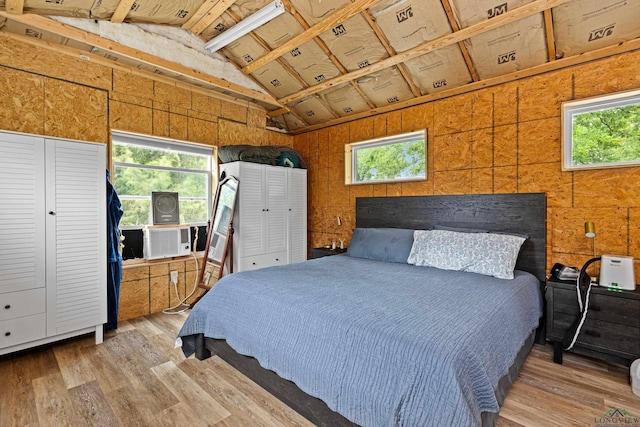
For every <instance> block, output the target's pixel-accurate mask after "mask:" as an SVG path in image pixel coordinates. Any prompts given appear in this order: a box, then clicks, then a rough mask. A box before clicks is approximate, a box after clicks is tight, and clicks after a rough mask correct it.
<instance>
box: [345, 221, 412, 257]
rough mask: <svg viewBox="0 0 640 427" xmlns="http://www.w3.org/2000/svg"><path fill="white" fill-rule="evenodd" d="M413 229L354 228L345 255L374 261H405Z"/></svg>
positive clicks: (410, 244) (410, 245)
mask: <svg viewBox="0 0 640 427" xmlns="http://www.w3.org/2000/svg"><path fill="white" fill-rule="evenodd" d="M412 246H413V230H407V229H405V228H354V229H353V237H351V243H349V248H348V249H347V255H349V256H351V257H356V258H366V259H371V260H374V261H384V262H399V263H404V264H406V263H407V259H408V258H409V253H410V252H411V247H412Z"/></svg>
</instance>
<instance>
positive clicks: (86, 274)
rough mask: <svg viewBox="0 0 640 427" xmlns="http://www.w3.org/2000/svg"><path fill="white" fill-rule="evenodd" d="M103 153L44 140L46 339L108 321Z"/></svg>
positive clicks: (90, 146) (94, 148) (84, 145)
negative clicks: (45, 182)
mask: <svg viewBox="0 0 640 427" xmlns="http://www.w3.org/2000/svg"><path fill="white" fill-rule="evenodd" d="M105 150H106V148H105V146H103V145H100V144H87V143H78V142H68V141H60V140H51V139H47V140H46V141H45V158H46V168H47V184H46V194H47V197H46V210H47V213H46V215H45V216H46V221H47V224H46V226H47V262H46V277H47V335H48V336H52V335H59V334H63V333H66V332H70V331H74V330H78V329H81V328H86V327H92V326H95V325H98V324H101V323H106V321H107V309H106V274H107V270H106V268H107V254H106V209H105V206H106V202H105V199H106V174H105V173H106V172H105V171H106V169H105V165H106V161H105V157H106V151H105Z"/></svg>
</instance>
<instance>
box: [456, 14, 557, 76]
mask: <svg viewBox="0 0 640 427" xmlns="http://www.w3.org/2000/svg"><path fill="white" fill-rule="evenodd" d="M544 31H545V30H544V19H543V15H542V13H537V14H535V15H531V16H529V17H527V18H524V19H521V20H519V21H516V22H513V23H511V24H507V25H505V26H503V27H500V28H496V29H495V30H490V31H487V32H485V33H482V34H479V35H477V36H474V37H471V38H470V39H467V40H465V42H464V43H465V46H466V47H467V50H468V51H469V56H470V57H471V60H472V61H473V65H474V67H475V69H476V71H477V73H478V76H480V79H488V78H491V77H496V76H501V75H503V74H507V73H511V72H514V71H518V70H523V69H525V68H529V67H533V66H535V65H540V64H544V63H545V62H547V60H548V58H547V45H546V41H545V40H546V39H545V32H544Z"/></svg>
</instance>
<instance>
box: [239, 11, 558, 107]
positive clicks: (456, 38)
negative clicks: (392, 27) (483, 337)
mask: <svg viewBox="0 0 640 427" xmlns="http://www.w3.org/2000/svg"><path fill="white" fill-rule="evenodd" d="M569 1H570V0H535V1H534V2H532V3H529V4H526V5H524V6H520V7H518V8H516V9H513V10H510V11H509V12H506V13H504V14H502V15H499V16H496V17H495V18H492V19H489V20H487V21H483V22H480V23H478V24H475V25H471V26H469V27H467V28H463V29H461V30H460V31H457V32H454V33H451V34H446V35H444V36H441V37H438V38H436V39H434V40H430V41H428V42H426V43H423V44H421V45H419V46H416V47H415V48H413V49H409V50H407V51H404V52H402V53H399V54H398V55H396V56H392V57H390V58H387V59H383V60H382V61H379V62H376V63H375V64H372V65H370V66H368V67H366V68H362V69H359V70H355V71H352V72H350V73H347V74H344V75H342V76H338V77H334V78H333V79H329V80H326V81H324V82H322V83H319V84H317V85H315V86H312V87H310V88H307V89H304V90H301V91H299V92H297V93H294V94H291V95H289V96H286V97H283V98H280V99H279V100H278V102H280V103H281V104H283V105H284V104H288V103H290V102H294V101H297V100H299V99H302V98H305V97H307V96H309V95H312V94H314V93H318V92H321V91H323V90H326V89H329V88H331V87H335V86H338V85H341V84H343V83H346V82H347V81H349V80H354V79H357V78H360V77H363V76H366V75H369V74H372V73H375V72H377V71H380V70H384V69H386V68H389V67H392V66H394V65H397V64H400V63H402V62H406V61H408V60H410V59H413V58H417V57H419V56H422V55H424V54H426V53H429V52H432V51H434V50H436V49H440V48H443V47H446V46H449V45H452V44H455V43H458V42H461V41H463V40H466V39H468V38H470V37H473V36H476V35H478V34H482V33H485V32H487V31H490V30H493V29H495V28H499V27H501V26H504V25H507V24H510V23H512V22H516V21H519V20H520V19H523V18H526V17H529V16H531V15H534V14H536V13H542V12H543V11H545V10H547V9H550V8H552V7H555V6H559V5H561V4H564V3H568V2H569ZM312 28H313V27H312ZM303 34H304V33H303ZM243 71H244V70H243Z"/></svg>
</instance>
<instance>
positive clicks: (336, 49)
mask: <svg viewBox="0 0 640 427" xmlns="http://www.w3.org/2000/svg"><path fill="white" fill-rule="evenodd" d="M320 38H321V39H322V41H324V42H325V43H326V45H327V47H328V48H329V50H330V51H331V53H333V54H334V55H335V57H336V58H338V60H339V61H340V63H341V64H342V65H343V66H344V67H345V68H346V69H347V70H349V71H352V70H357V69H360V68H365V67H368V66H369V65H371V64H374V63H376V62H378V61H380V60H381V59H384V58H387V57H389V54H388V53H387V50H386V49H385V48H384V46H383V45H382V43H381V42H380V39H378V36H376V34H375V33H374V32H373V30H372V29H371V27H370V26H369V23H367V21H366V20H365V19H364V18H363V17H362V15H355V16H352V17H351V18H349V19H347V20H346V21H344V22H342V23H341V24H338V25H336V26H335V27H333V28H332V29H331V30H329V31H325V32H324V33H322V34H320Z"/></svg>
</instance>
